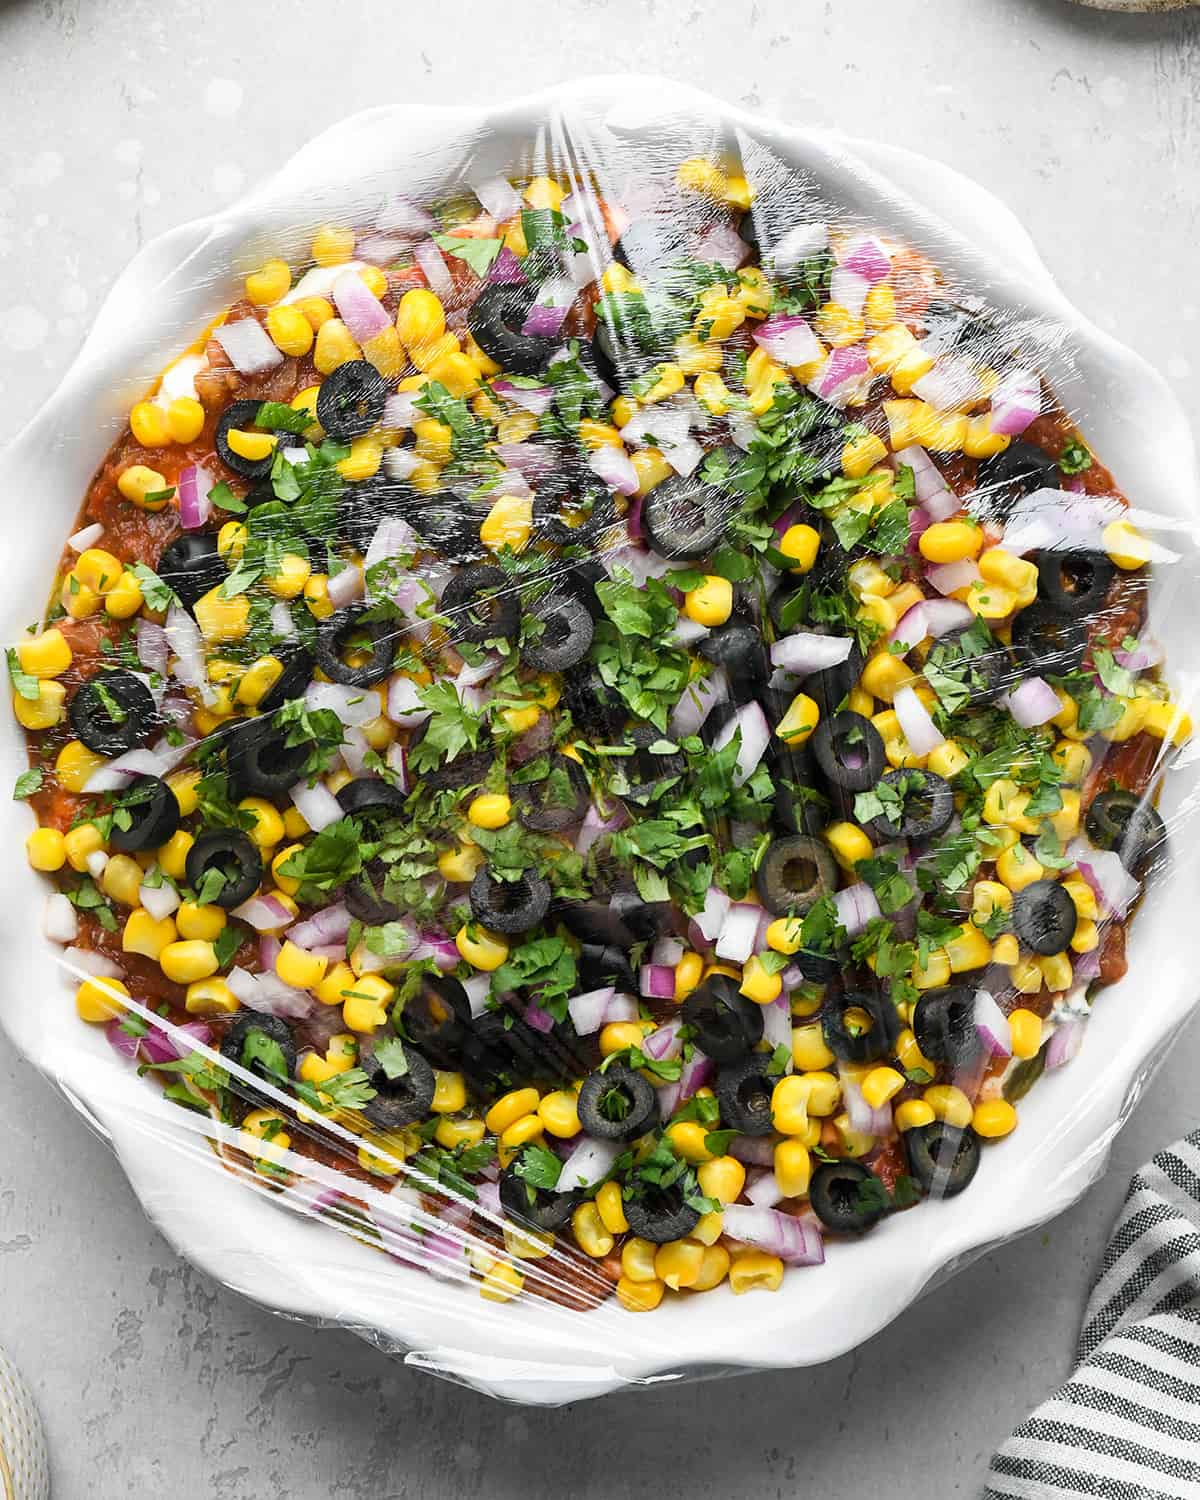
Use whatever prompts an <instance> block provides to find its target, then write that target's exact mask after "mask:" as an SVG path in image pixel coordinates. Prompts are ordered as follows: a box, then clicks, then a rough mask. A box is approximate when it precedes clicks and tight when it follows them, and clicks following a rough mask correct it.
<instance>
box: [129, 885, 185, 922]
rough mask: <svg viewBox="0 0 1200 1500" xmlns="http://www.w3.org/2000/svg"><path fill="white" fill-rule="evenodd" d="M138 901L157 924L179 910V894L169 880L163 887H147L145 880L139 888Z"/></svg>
mask: <svg viewBox="0 0 1200 1500" xmlns="http://www.w3.org/2000/svg"><path fill="white" fill-rule="evenodd" d="M138 900H139V901H140V902H141V903H142V905H143V906H144V907H145V908H146V910H147V911H148V912H149V913H150V915H151V916H152V917H153V918H154V920H155V921H156V922H161V921H162V920H163V918H164V917H169V916H170V915H171V913H172V912H174V911H178V910H179V892H178V891H177V890H176V889H175V887H174V886H173V885H172V884H171V882H170V881H169V880H164V881H163V883H162V884H161V885H147V884H146V882H145V881H144V880H143V881H142V883H141V885H140V886H139V887H138Z"/></svg>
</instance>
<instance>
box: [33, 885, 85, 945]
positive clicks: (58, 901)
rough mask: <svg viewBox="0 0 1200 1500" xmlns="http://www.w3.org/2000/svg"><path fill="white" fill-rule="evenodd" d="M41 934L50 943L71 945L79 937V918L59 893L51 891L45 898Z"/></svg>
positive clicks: (68, 902) (72, 907) (64, 897)
mask: <svg viewBox="0 0 1200 1500" xmlns="http://www.w3.org/2000/svg"><path fill="white" fill-rule="evenodd" d="M42 934H43V936H44V937H46V938H48V939H49V940H50V942H52V943H73V942H74V941H75V939H76V938H77V937H78V936H79V916H78V914H77V913H76V911H75V908H74V906H73V905H72V904H71V902H70V900H69V899H68V898H67V897H66V896H64V895H63V893H62V892H61V891H53V892H52V893H51V894H50V895H49V896H47V897H46V904H45V906H44V907H43V908H42Z"/></svg>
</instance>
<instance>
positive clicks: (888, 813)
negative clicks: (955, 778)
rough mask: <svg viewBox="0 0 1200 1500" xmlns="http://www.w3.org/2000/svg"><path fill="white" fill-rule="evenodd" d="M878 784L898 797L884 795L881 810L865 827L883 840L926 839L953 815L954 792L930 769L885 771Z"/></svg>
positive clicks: (944, 826) (947, 823) (945, 824)
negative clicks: (893, 799) (892, 797)
mask: <svg viewBox="0 0 1200 1500" xmlns="http://www.w3.org/2000/svg"><path fill="white" fill-rule="evenodd" d="M879 786H881V787H888V788H889V789H890V791H891V792H893V793H894V794H895V795H896V796H897V797H898V798H899V799H900V800H899V804H898V805H897V804H896V803H895V802H893V801H892V800H891V798H889V797H887V796H885V797H883V798H882V799H881V800H882V801H883V805H884V811H883V812H882V813H880V814H879V816H878V817H876V818H872V819H871V821H870V823H868V824H867V827H868V828H870V830H871V832H872V833H874V834H875V835H876V836H877V837H878V838H881V839H883V840H885V841H886V840H888V839H895V838H902V839H928V838H932V837H933V836H934V834H936V833H941V831H942V829H943V828H947V827H948V826H949V824H950V820H951V819H952V818H953V817H954V792H953V790H952V788H951V786H950V783H949V782H948V781H946V780H945V779H944V778H943V777H941V776H935V775H934V773H933V772H932V771H922V770H918V769H917V768H915V767H914V768H912V769H909V770H904V771H889V772H888V774H887V775H886V776H884V777H883V778H882V779H881V780H880V782H879Z"/></svg>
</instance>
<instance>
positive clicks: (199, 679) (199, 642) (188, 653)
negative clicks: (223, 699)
mask: <svg viewBox="0 0 1200 1500" xmlns="http://www.w3.org/2000/svg"><path fill="white" fill-rule="evenodd" d="M163 629H164V630H165V631H166V633H167V642H168V644H169V645H170V647H171V650H172V651H173V652H174V653H175V658H176V661H175V676H176V678H177V679H178V681H180V682H182V683H183V685H184V687H190V688H194V689H195V690H196V691H197V692H198V693H199V694H200V697H201V699H202V701H203V702H204V703H205V704H206V705H211V703H212V702H213V689H212V684H211V683H210V682H209V680H208V669H207V667H206V665H205V659H204V637H203V636H202V635H201V634H200V627H199V626H198V625H197V624H196V622H195V620H193V619H192V617H191V615H189V614H188V612H187V610H186V609H184V608H183V606H182V605H179V604H172V605H171V607H170V609H168V610H167V618H166V623H165V624H164V626H163Z"/></svg>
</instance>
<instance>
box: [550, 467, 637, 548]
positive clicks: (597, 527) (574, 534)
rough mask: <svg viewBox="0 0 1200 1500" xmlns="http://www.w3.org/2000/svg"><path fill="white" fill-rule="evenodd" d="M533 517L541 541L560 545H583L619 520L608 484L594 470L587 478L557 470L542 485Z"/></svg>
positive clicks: (590, 541)
mask: <svg viewBox="0 0 1200 1500" xmlns="http://www.w3.org/2000/svg"><path fill="white" fill-rule="evenodd" d="M533 521H534V525H535V527H536V528H537V536H538V540H539V541H544V542H552V543H553V544H554V546H556V547H571V546H575V547H581V546H587V545H589V544H591V543H594V542H596V541H598V540H599V538H600V537H601V536H602V535H603V534H604V532H606V531H607V530H608V529H609V527H610V526H615V525H616V521H617V507H616V505H615V503H614V502H613V497H612V492H611V491H610V490H609V489H608V487H607V486H606V485H604V484H602V483H601V482H600V480H598V479H596V478H594V477H593V476H591V475H590V474H589V475H588V476H587V477H586V478H584V477H582V476H580V477H575V476H573V475H567V474H554V475H550V476H549V477H547V478H546V479H544V480H542V482H541V484H539V485H538V489H537V493H536V495H535V496H534V501H533Z"/></svg>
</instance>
